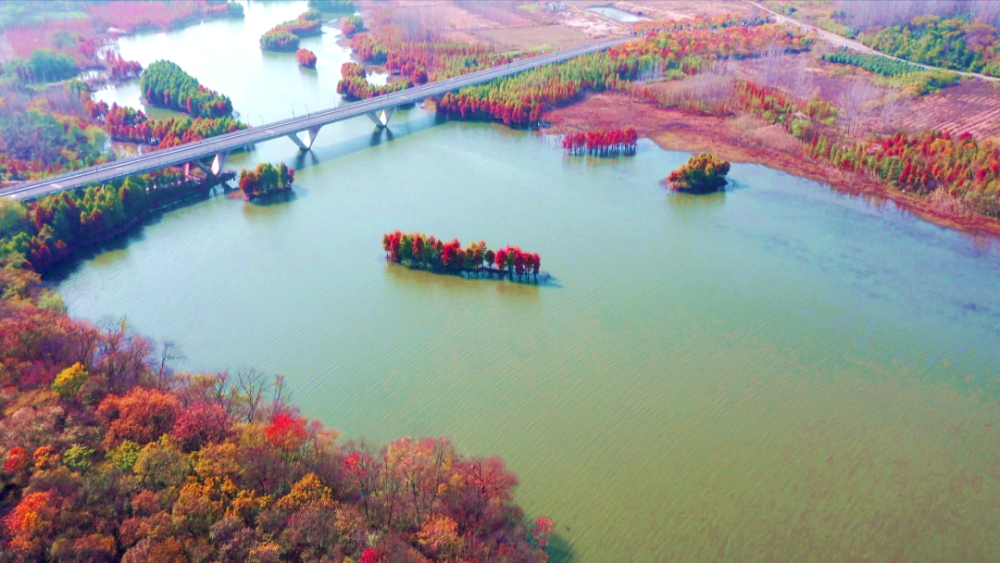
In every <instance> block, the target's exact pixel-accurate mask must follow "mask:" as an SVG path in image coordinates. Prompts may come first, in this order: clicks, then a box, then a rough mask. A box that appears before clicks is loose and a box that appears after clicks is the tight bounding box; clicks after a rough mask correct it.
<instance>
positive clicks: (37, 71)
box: [2, 49, 80, 84]
mask: <svg viewBox="0 0 1000 563" xmlns="http://www.w3.org/2000/svg"><path fill="white" fill-rule="evenodd" d="M78 72H80V69H79V67H77V65H76V61H74V60H73V57H70V56H69V55H64V54H62V53H56V52H55V51H51V50H48V49H36V50H34V51H32V52H31V56H30V57H28V58H27V59H21V58H17V57H15V58H12V59H9V60H7V61H6V62H4V63H3V75H2V80H4V81H15V82H20V83H24V84H35V83H40V82H56V81H59V80H65V79H67V78H72V77H74V76H76V74H77V73H78Z"/></svg>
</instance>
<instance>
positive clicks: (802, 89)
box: [788, 55, 814, 99]
mask: <svg viewBox="0 0 1000 563" xmlns="http://www.w3.org/2000/svg"><path fill="white" fill-rule="evenodd" d="M808 65H809V59H808V57H807V56H805V55H796V56H795V64H794V66H793V69H794V70H791V72H790V77H791V83H790V84H789V87H788V90H789V93H790V94H791V95H792V96H794V97H796V98H800V99H801V98H808V97H810V96H812V93H813V88H814V87H813V78H812V74H811V73H810V72H809V71H808V70H807V67H808Z"/></svg>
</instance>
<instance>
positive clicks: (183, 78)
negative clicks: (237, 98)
mask: <svg viewBox="0 0 1000 563" xmlns="http://www.w3.org/2000/svg"><path fill="white" fill-rule="evenodd" d="M139 88H140V89H141V90H142V92H143V93H144V94H145V96H146V100H147V101H148V102H149V103H150V104H152V105H154V106H157V107H163V108H167V109H172V110H175V111H180V112H184V113H187V114H188V115H191V116H192V117H213V118H214V117H232V114H233V103H232V102H231V101H230V100H229V98H228V97H227V96H224V95H221V94H219V93H218V92H216V91H214V90H209V89H208V88H206V87H204V86H202V85H201V84H200V83H199V82H198V79H196V78H195V77H193V76H191V75H190V74H188V73H186V72H184V70H183V69H181V67H179V66H177V64H175V63H172V62H170V61H165V60H160V61H156V62H154V63H152V64H151V65H149V68H147V69H146V70H145V71H144V72H143V73H142V77H141V78H139Z"/></svg>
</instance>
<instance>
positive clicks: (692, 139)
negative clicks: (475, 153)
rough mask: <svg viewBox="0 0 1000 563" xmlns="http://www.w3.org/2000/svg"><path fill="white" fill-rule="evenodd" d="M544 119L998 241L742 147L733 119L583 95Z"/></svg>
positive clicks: (863, 185)
mask: <svg viewBox="0 0 1000 563" xmlns="http://www.w3.org/2000/svg"><path fill="white" fill-rule="evenodd" d="M544 119H545V120H546V121H548V122H550V123H551V124H552V126H551V127H548V128H546V129H545V130H543V133H544V134H565V133H568V132H574V131H579V130H584V129H594V128H604V129H614V128H620V127H625V126H632V127H635V128H636V129H637V130H638V131H639V135H640V136H641V137H646V138H648V139H650V140H652V141H653V142H654V143H656V145H657V146H659V147H660V148H661V149H664V150H673V151H684V152H691V153H698V152H704V151H708V152H711V153H713V154H714V155H715V156H717V157H719V158H722V159H724V160H728V161H730V162H747V163H752V164H762V165H764V166H767V167H769V168H773V169H776V170H780V171H782V172H785V173H788V174H792V175H793V176H800V177H803V178H807V179H809V180H814V181H817V182H822V183H824V184H828V185H829V186H830V187H831V188H833V189H835V190H837V191H838V192H841V193H846V194H849V195H869V196H875V197H877V198H882V199H885V200H889V201H892V202H893V203H894V204H895V205H896V206H897V207H899V208H900V209H903V210H905V211H907V212H909V213H910V214H912V215H913V216H915V217H917V218H918V219H920V220H922V221H926V222H928V223H933V224H935V225H937V226H939V227H944V228H948V229H953V230H956V231H960V232H963V233H966V234H973V235H975V234H988V235H992V236H1000V219H993V218H990V217H982V216H977V215H967V214H962V213H954V212H950V211H948V210H945V209H941V208H939V207H938V206H935V205H934V204H933V202H931V201H928V200H927V198H920V197H917V196H915V195H910V194H907V193H904V192H900V191H897V190H893V189H890V188H887V187H886V186H884V185H881V184H879V183H877V182H874V181H872V180H870V179H867V178H865V177H863V176H861V175H859V174H855V173H844V172H842V171H840V170H837V169H836V168H833V167H832V166H827V165H823V164H820V163H818V162H815V161H812V160H810V159H807V158H802V157H800V156H798V155H797V154H794V153H791V152H787V151H782V150H778V149H776V148H773V147H767V146H763V145H762V144H758V145H757V146H749V145H747V146H744V145H743V144H741V143H740V142H739V140H738V139H737V138H736V136H737V133H736V132H735V131H734V130H733V129H734V122H735V121H736V118H732V117H725V116H718V115H705V114H698V113H694V112H689V111H684V110H680V109H672V108H658V107H655V106H653V105H652V104H650V103H647V102H637V101H634V100H631V99H629V98H628V97H627V96H626V95H624V94H612V93H600V94H589V95H587V96H586V97H585V98H584V99H583V100H581V101H579V102H576V103H574V104H571V105H567V106H563V107H557V108H554V109H551V110H549V111H546V112H545V115H544ZM784 136H787V137H788V138H789V139H794V138H792V137H791V136H788V135H784ZM794 142H798V141H797V140H794Z"/></svg>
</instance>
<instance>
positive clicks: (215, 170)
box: [211, 151, 229, 176]
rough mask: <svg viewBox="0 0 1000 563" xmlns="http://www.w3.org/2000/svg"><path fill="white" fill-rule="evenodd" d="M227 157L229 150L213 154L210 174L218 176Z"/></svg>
mask: <svg viewBox="0 0 1000 563" xmlns="http://www.w3.org/2000/svg"><path fill="white" fill-rule="evenodd" d="M227 158H229V151H225V152H220V153H218V154H216V155H215V158H213V159H212V167H211V170H212V174H214V175H216V176H218V175H219V172H222V167H223V166H225V165H226V159H227Z"/></svg>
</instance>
